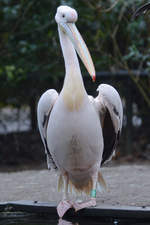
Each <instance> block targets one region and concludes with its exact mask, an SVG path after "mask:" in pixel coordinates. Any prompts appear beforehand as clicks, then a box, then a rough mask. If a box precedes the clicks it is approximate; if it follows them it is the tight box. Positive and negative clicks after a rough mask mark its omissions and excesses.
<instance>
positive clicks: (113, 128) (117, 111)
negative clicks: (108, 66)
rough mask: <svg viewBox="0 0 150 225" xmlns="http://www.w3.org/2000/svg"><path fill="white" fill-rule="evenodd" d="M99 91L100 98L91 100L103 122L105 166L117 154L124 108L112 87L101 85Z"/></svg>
mask: <svg viewBox="0 0 150 225" xmlns="http://www.w3.org/2000/svg"><path fill="white" fill-rule="evenodd" d="M97 90H98V91H99V94H98V96H97V97H96V98H95V99H94V98H92V97H91V96H90V97H89V98H90V101H91V102H93V104H94V105H95V107H96V110H97V112H98V113H99V117H100V121H101V126H102V131H103V138H104V151H103V155H102V162H101V163H102V164H103V163H104V162H106V161H109V160H110V159H111V158H112V156H113V154H114V153H115V148H116V145H117V143H118V140H119V136H120V132H121V128H122V119H123V107H122V103H121V99H120V96H119V94H118V92H117V91H116V90H115V89H114V88H113V87H112V86H110V85H107V84H101V85H99V86H98V89H97Z"/></svg>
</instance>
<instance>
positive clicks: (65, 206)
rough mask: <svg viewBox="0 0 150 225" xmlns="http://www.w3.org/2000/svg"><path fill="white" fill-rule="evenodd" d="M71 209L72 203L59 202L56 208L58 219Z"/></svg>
mask: <svg viewBox="0 0 150 225" xmlns="http://www.w3.org/2000/svg"><path fill="white" fill-rule="evenodd" d="M70 208H72V203H71V202H70V201H67V200H63V201H61V202H60V203H59V204H58V206H57V213H58V216H59V217H60V218H62V217H63V215H64V214H65V213H66V212H67V211H68V209H70Z"/></svg>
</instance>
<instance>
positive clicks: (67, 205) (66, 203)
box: [57, 174, 72, 218]
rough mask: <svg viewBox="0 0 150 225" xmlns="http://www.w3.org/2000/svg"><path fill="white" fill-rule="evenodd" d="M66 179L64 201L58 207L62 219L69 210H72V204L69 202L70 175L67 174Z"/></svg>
mask: <svg viewBox="0 0 150 225" xmlns="http://www.w3.org/2000/svg"><path fill="white" fill-rule="evenodd" d="M63 178H64V192H63V198H62V201H61V202H60V203H59V204H58V206H57V213H58V215H59V217H60V218H62V217H63V215H64V214H65V213H66V212H67V210H68V209H70V208H72V202H70V201H69V200H68V182H69V181H68V175H67V174H65V175H64V176H63Z"/></svg>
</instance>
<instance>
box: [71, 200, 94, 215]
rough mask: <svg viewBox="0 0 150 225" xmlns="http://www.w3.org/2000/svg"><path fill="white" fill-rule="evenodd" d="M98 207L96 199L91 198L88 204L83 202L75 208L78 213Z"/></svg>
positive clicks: (75, 205) (75, 204) (76, 204)
mask: <svg viewBox="0 0 150 225" xmlns="http://www.w3.org/2000/svg"><path fill="white" fill-rule="evenodd" d="M94 206H96V198H91V199H90V200H89V201H87V202H82V203H74V204H73V208H74V209H75V211H76V212H77V211H78V210H80V209H84V208H88V207H94Z"/></svg>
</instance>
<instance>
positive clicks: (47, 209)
mask: <svg viewBox="0 0 150 225" xmlns="http://www.w3.org/2000/svg"><path fill="white" fill-rule="evenodd" d="M3 212H5V215H6V216H7V213H12V214H13V212H15V213H17V212H23V213H29V214H38V215H39V214H40V215H42V214H43V215H47V216H48V215H50V216H52V215H53V216H55V217H57V212H56V205H55V204H50V203H42V202H36V201H35V202H33V201H16V202H1V203H0V217H1V216H2V214H3ZM66 216H68V217H70V216H71V217H75V216H76V217H78V216H79V217H80V218H88V217H91V218H92V217H94V218H102V217H103V218H104V217H105V218H117V219H143V220H145V219H146V220H147V219H149V220H150V207H132V206H118V207H116V206H107V205H103V206H101V207H95V208H87V209H83V210H81V211H79V212H77V213H75V212H74V210H73V209H71V210H69V211H68V213H67V214H66Z"/></svg>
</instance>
